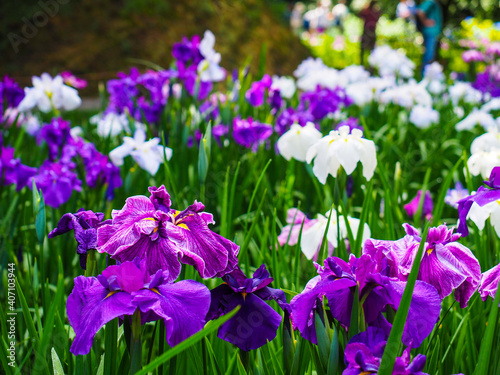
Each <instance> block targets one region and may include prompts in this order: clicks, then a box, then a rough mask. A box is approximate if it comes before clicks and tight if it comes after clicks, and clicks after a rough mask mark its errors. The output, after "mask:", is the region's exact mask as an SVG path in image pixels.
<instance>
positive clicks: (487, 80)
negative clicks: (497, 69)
mask: <svg viewBox="0 0 500 375" xmlns="http://www.w3.org/2000/svg"><path fill="white" fill-rule="evenodd" d="M488 68H489V67H487V68H486V70H485V71H484V72H482V73H478V74H477V76H476V81H475V82H474V83H473V84H472V87H474V88H475V89H476V90H479V91H481V92H482V93H483V94H485V93H489V94H490V95H491V96H492V97H499V96H500V80H499V79H498V78H497V77H495V75H494V74H491V73H492V72H491V71H490V70H489V69H488Z"/></svg>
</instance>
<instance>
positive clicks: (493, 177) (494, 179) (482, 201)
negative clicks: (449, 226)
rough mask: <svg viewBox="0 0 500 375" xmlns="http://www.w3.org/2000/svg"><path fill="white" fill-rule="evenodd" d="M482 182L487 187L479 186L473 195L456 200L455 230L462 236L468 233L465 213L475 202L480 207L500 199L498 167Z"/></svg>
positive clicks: (499, 172) (499, 168)
mask: <svg viewBox="0 0 500 375" xmlns="http://www.w3.org/2000/svg"><path fill="white" fill-rule="evenodd" d="M484 184H485V185H487V186H488V187H489V189H488V188H485V187H484V186H480V187H479V189H477V193H476V194H475V195H469V196H468V197H466V198H463V199H461V200H460V201H458V229H457V232H458V233H460V234H461V235H462V236H463V237H465V236H468V235H469V228H467V214H468V213H469V211H470V208H471V207H472V204H473V203H474V202H475V203H477V204H478V205H479V206H480V207H483V206H485V205H487V204H488V203H491V202H494V201H496V200H499V199H500V167H495V168H493V170H492V171H491V174H490V179H489V181H484Z"/></svg>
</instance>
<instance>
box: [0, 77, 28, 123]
mask: <svg viewBox="0 0 500 375" xmlns="http://www.w3.org/2000/svg"><path fill="white" fill-rule="evenodd" d="M23 98H24V90H23V89H22V88H21V87H19V85H18V84H17V83H16V81H14V80H13V79H11V78H9V76H5V77H4V78H3V81H0V122H2V121H3V114H4V112H5V110H6V109H7V108H17V106H18V105H19V103H21V101H22V100H23Z"/></svg>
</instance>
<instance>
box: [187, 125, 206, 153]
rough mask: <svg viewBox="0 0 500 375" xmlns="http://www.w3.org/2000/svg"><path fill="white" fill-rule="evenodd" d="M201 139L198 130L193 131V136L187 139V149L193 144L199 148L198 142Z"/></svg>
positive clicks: (201, 136) (201, 135)
mask: <svg viewBox="0 0 500 375" xmlns="http://www.w3.org/2000/svg"><path fill="white" fill-rule="evenodd" d="M202 138H203V133H202V132H201V131H200V130H199V129H196V130H195V131H194V136H193V135H190V136H189V137H188V139H187V146H188V147H189V148H191V147H193V145H194V143H195V142H196V146H199V145H200V141H201V139H202Z"/></svg>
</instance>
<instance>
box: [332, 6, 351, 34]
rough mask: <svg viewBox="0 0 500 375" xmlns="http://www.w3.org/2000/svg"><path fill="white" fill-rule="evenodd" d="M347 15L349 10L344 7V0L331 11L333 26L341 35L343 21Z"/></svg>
mask: <svg viewBox="0 0 500 375" xmlns="http://www.w3.org/2000/svg"><path fill="white" fill-rule="evenodd" d="M348 13H349V8H347V6H346V5H345V0H339V2H338V3H337V5H335V6H334V7H333V9H332V17H333V25H334V26H338V27H339V28H340V32H341V33H342V34H343V33H344V20H345V18H346V16H347V14H348Z"/></svg>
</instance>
